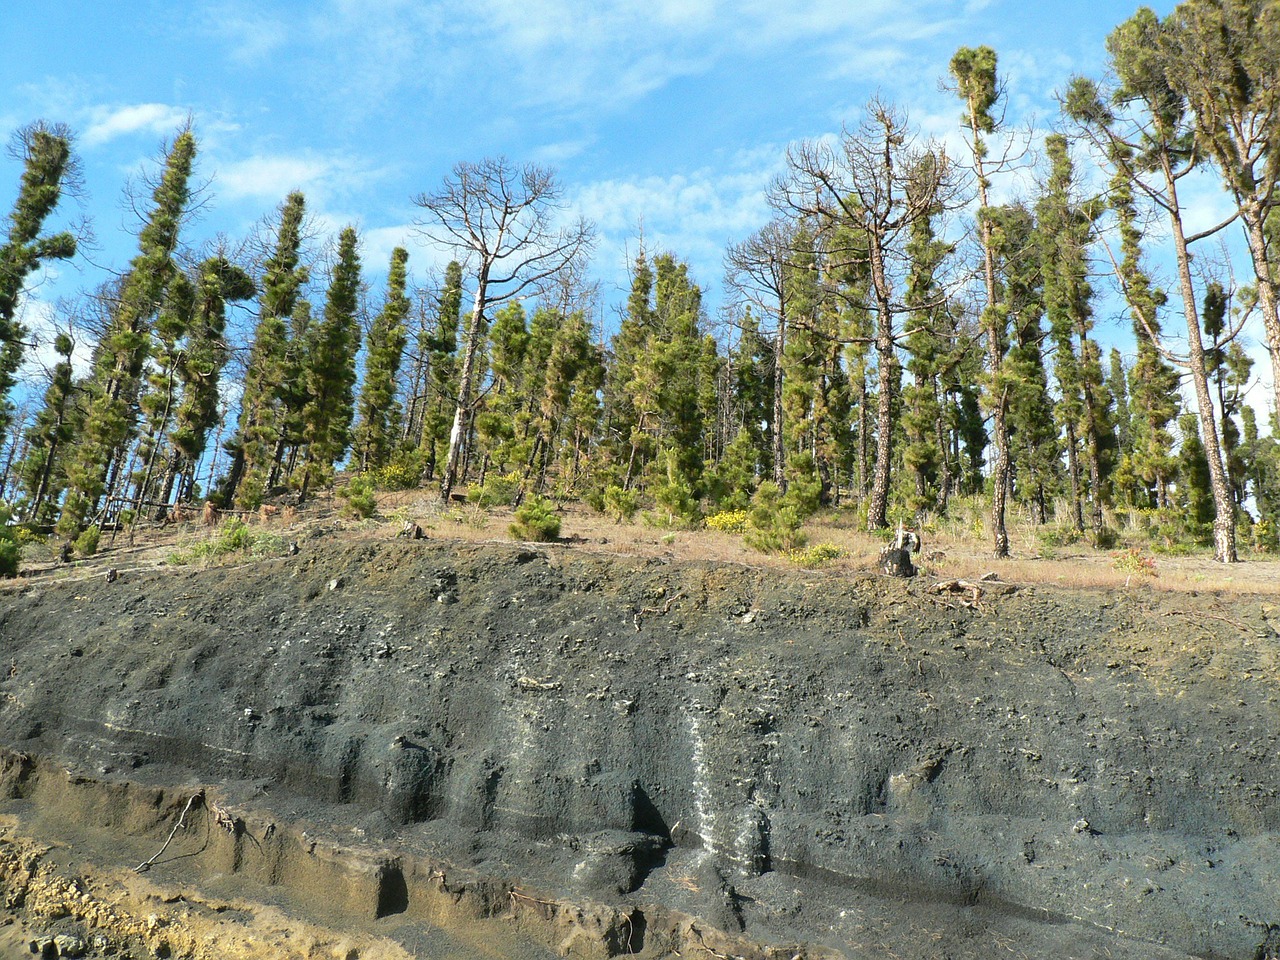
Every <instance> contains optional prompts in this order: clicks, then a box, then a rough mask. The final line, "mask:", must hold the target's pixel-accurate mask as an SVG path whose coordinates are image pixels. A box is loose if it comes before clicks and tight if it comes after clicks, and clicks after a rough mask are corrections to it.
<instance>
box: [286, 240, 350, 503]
mask: <svg viewBox="0 0 1280 960" xmlns="http://www.w3.org/2000/svg"><path fill="white" fill-rule="evenodd" d="M356 245H357V237H356V231H355V228H354V227H345V228H344V229H343V230H342V233H341V234H340V236H339V238H338V254H337V262H336V263H335V264H334V267H333V273H332V276H331V277H330V279H329V289H328V294H327V296H326V298H325V305H324V318H323V319H322V320H321V322H320V323H318V324H316V325H315V326H314V329H309V330H308V337H307V351H306V366H305V368H304V373H303V379H304V382H305V384H306V401H305V403H304V404H303V407H302V414H301V420H302V432H301V440H302V442H303V443H304V444H305V454H304V458H303V466H302V468H301V469H302V478H301V480H300V482H299V490H298V499H299V501H302V500H305V499H306V498H307V494H308V493H309V491H310V489H311V488H312V487H313V486H315V485H317V484H319V483H322V482H327V481H328V480H329V479H330V478H331V477H332V471H333V467H334V465H335V464H336V463H337V462H338V461H339V460H341V459H342V457H343V456H344V455H345V454H346V452H347V448H348V447H349V446H350V445H351V425H352V419H353V418H354V415H355V409H354V406H355V394H354V390H355V383H356V352H357V351H358V350H359V349H360V326H359V322H358V318H357V316H356V312H357V309H358V308H359V299H360V256H359V254H358V253H357V251H356Z"/></svg>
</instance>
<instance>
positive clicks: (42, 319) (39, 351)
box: [18, 296, 93, 392]
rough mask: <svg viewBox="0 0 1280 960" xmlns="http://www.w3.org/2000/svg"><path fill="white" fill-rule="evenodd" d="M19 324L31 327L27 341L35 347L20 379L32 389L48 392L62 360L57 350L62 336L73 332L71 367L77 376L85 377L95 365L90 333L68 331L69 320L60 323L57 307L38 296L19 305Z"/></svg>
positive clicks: (20, 374) (22, 370)
mask: <svg viewBox="0 0 1280 960" xmlns="http://www.w3.org/2000/svg"><path fill="white" fill-rule="evenodd" d="M18 322H19V323H21V324H22V325H23V326H24V327H26V328H27V338H26V339H27V342H28V343H30V344H32V347H31V348H30V349H29V350H28V352H27V357H26V361H25V362H24V363H23V365H22V369H21V370H20V371H19V372H18V379H19V380H20V381H22V382H25V383H28V384H31V387H32V390H34V391H36V392H39V391H41V390H43V389H44V387H45V385H46V383H47V380H48V375H49V372H50V371H51V370H53V368H54V366H56V365H57V364H58V363H59V362H60V361H61V360H62V357H61V356H60V355H59V354H58V352H57V351H56V350H54V348H53V344H54V338H55V337H57V335H58V334H59V333H67V332H70V333H71V335H72V339H73V340H74V341H75V350H74V352H73V353H72V354H71V365H72V368H73V369H74V371H75V375H76V376H77V377H82V376H85V375H86V374H87V373H88V372H89V369H90V367H91V366H92V359H93V358H92V352H93V343H92V342H91V338H90V337H89V336H87V334H86V331H83V330H80V331H77V330H71V331H68V329H67V324H66V322H65V320H63V321H62V322H59V318H58V311H57V309H56V308H55V307H54V305H53V304H51V303H49V302H48V301H46V300H41V299H39V298H38V297H32V296H26V297H24V298H23V299H22V301H21V302H20V303H19V305H18Z"/></svg>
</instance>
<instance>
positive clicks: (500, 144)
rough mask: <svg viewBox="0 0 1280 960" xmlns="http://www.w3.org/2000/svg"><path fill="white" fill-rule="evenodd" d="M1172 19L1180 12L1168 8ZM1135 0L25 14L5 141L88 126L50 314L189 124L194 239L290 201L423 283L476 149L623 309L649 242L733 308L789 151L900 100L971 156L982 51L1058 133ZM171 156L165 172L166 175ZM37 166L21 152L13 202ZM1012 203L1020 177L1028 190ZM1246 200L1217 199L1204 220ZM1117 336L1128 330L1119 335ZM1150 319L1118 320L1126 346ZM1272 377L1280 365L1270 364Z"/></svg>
mask: <svg viewBox="0 0 1280 960" xmlns="http://www.w3.org/2000/svg"><path fill="white" fill-rule="evenodd" d="M1153 6H1154V8H1155V9H1156V11H1157V12H1158V13H1161V14H1164V13H1167V12H1168V10H1169V9H1171V8H1172V6H1173V4H1172V3H1168V2H1165V3H1156V4H1154V5H1153ZM1134 9H1135V7H1134V6H1133V5H1130V4H1128V3H1115V2H1097V3H1091V4H1088V5H1085V4H1074V3H1071V4H1068V3H1028V2H1025V0H1022V2H1019V0H969V2H946V0H899V2H891V0H862V2H859V0H808V2H790V3H788V2H785V0H782V2H779V0H739V2H735V3H730V2H727V0H646V2H642V0H599V2H584V0H520V2H516V0H472V2H469V3H465V4H464V3H457V2H431V0H378V2H372V0H314V2H308V3H298V2H280V0H275V2H273V0H255V2H244V0H209V2H201V0H195V2H190V3H183V4H174V3H168V2H156V0H120V2H112V3H100V2H93V0H81V2H71V0H49V2H46V3H45V4H42V5H40V8H39V9H37V7H36V5H35V4H11V5H10V9H9V10H7V11H6V14H5V26H4V30H3V32H2V33H0V83H2V84H3V89H4V90H5V93H6V95H5V97H4V98H3V100H0V130H3V131H5V132H6V133H7V132H10V131H12V130H14V129H16V128H17V127H19V126H21V125H22V124H25V123H28V122H30V121H32V120H35V119H37V118H45V119H48V120H53V121H61V122H65V123H67V124H69V125H70V126H71V127H72V128H73V130H75V131H76V133H77V135H78V152H79V154H80V157H81V161H82V165H83V177H84V189H83V191H82V194H81V197H80V198H79V203H80V208H79V210H78V211H77V210H76V208H75V207H68V212H69V213H70V212H76V213H77V215H78V214H79V213H83V214H86V215H88V217H89V218H90V219H91V220H92V222H93V225H94V230H95V233H96V235H97V238H98V239H97V249H96V250H94V251H92V253H91V259H92V263H90V262H88V261H84V260H82V261H80V262H78V264H77V265H75V266H71V267H64V268H61V269H59V270H58V271H56V273H55V274H54V275H51V276H46V277H43V278H41V279H40V280H39V282H37V283H36V284H35V286H34V288H33V290H32V294H31V298H30V307H29V316H30V317H31V318H33V320H39V319H40V318H41V317H42V316H44V315H45V314H47V312H48V309H49V304H50V303H51V302H52V301H53V300H55V299H56V298H57V297H58V296H65V295H69V294H71V293H73V292H74V291H75V290H77V289H87V288H92V287H93V286H95V285H96V284H97V283H99V282H100V281H101V280H102V279H103V278H105V276H106V275H107V271H110V270H113V269H114V270H119V269H121V268H123V267H124V266H125V265H126V264H127V262H128V260H129V258H130V257H131V256H132V254H133V251H134V244H135V241H134V236H133V235H134V233H135V231H136V220H135V219H134V217H133V215H132V213H131V212H130V211H129V210H128V207H127V204H126V203H125V202H124V199H123V197H124V192H123V191H124V185H125V183H126V181H127V180H128V179H129V178H130V177H136V176H137V174H138V171H139V170H141V169H144V168H145V166H146V164H147V162H148V160H149V159H151V160H154V158H155V156H156V154H157V151H158V149H159V146H160V144H161V141H162V140H164V139H165V138H166V137H168V136H171V135H172V134H173V132H174V130H175V129H176V128H177V127H178V126H179V125H180V124H181V123H182V122H183V120H184V118H186V117H187V116H188V115H190V116H191V117H193V118H194V121H195V128H196V132H197V135H198V137H199V139H200V145H201V154H200V159H199V166H198V170H199V175H200V177H201V179H203V180H208V181H209V187H208V190H207V194H206V196H205V202H204V205H203V206H202V208H201V211H200V215H199V221H198V222H197V223H194V224H192V225H191V226H189V227H188V228H187V233H186V237H187V239H188V241H189V242H191V243H192V244H193V245H195V244H199V243H200V242H202V241H204V240H206V239H208V238H209V237H211V236H213V235H215V234H217V233H224V234H226V235H227V236H229V237H230V238H232V239H233V240H236V239H239V238H242V237H244V236H245V235H247V234H248V233H249V232H250V231H251V230H252V228H253V226H254V225H255V224H256V223H258V222H259V221H260V220H261V219H262V218H263V217H264V216H265V215H268V214H270V213H271V212H272V211H273V210H274V209H275V207H276V206H277V204H279V202H280V201H281V200H282V199H283V198H284V196H285V194H286V193H287V192H288V191H289V190H291V189H301V190H303V191H304V192H305V193H306V194H307V197H308V202H309V207H310V209H311V211H312V212H313V214H314V215H315V216H316V218H317V225H318V227H319V229H320V231H321V234H322V235H323V234H324V233H329V234H336V232H337V230H338V229H339V228H340V227H341V226H342V225H344V224H346V223H349V222H350V223H355V224H356V225H357V227H358V228H359V229H360V231H361V234H362V237H363V238H364V239H363V248H362V253H363V257H364V261H365V265H366V274H367V276H368V278H369V279H370V281H371V282H372V283H373V284H375V289H376V288H377V287H376V285H377V284H379V283H380V282H381V279H382V277H383V276H384V275H385V270H386V263H387V260H388V258H389V256H390V251H391V249H392V247H393V246H395V245H397V244H402V243H403V244H406V245H407V246H408V247H409V249H410V254H411V258H410V268H411V271H412V273H413V275H414V279H416V280H419V281H421V280H424V279H426V278H427V276H428V275H429V273H430V269H431V267H432V265H433V264H435V263H438V262H439V261H440V260H441V254H440V252H439V251H433V250H429V249H427V248H426V247H424V246H423V242H422V241H421V240H420V239H419V238H418V237H416V236H415V232H414V229H413V225H412V222H413V218H414V216H415V207H414V206H413V204H412V202H411V199H410V198H411V197H412V196H413V195H414V194H416V193H419V192H421V191H424V190H430V189H432V188H434V187H435V186H437V185H438V184H439V183H440V181H441V180H442V178H443V177H444V176H445V175H446V174H447V173H448V171H449V169H450V167H451V166H452V165H453V164H454V163H456V162H458V161H463V160H478V159H480V158H483V157H486V156H495V155H500V154H501V155H506V156H507V157H509V158H510V159H512V160H513V161H517V162H523V161H535V162H538V163H542V164H546V165H550V166H552V167H554V168H555V169H556V170H557V171H558V174H559V179H560V181H561V183H562V185H563V187H564V192H565V196H566V199H567V200H568V202H569V204H570V206H571V207H572V209H573V210H574V212H576V213H581V214H583V215H585V216H586V217H588V218H589V219H591V220H593V221H595V222H596V224H597V225H598V227H599V233H600V240H599V244H598V247H597V251H596V254H595V257H594V260H593V264H594V267H593V270H594V275H595V277H596V278H597V279H599V281H600V283H601V287H602V292H603V302H604V305H603V307H602V311H601V313H602V319H603V320H604V321H605V322H609V320H610V317H609V314H610V304H611V303H613V302H616V301H617V300H618V299H619V293H620V291H621V290H622V289H623V288H624V287H625V285H626V282H627V276H626V272H627V264H628V262H629V253H628V251H630V252H631V253H634V251H635V249H636V237H637V235H638V234H639V232H640V230H641V229H643V232H644V235H645V238H646V246H647V247H648V248H649V249H650V250H659V249H665V250H670V251H671V252H673V253H675V254H676V255H678V256H679V257H681V258H683V259H685V260H687V261H689V264H690V268H691V272H692V274H693V276H694V279H695V280H696V281H697V282H699V283H700V284H701V285H702V286H703V287H704V289H705V290H706V291H707V300H708V303H709V305H710V306H711V308H712V310H713V311H714V309H715V308H716V307H717V305H718V304H719V303H720V302H721V299H722V298H721V290H722V287H723V281H722V274H723V268H722V266H721V257H722V255H723V251H724V248H725V246H726V244H727V243H730V242H734V241H738V240H741V239H743V238H745V237H746V236H747V235H748V234H750V233H751V232H752V231H753V230H755V229H756V228H758V227H759V226H761V225H762V224H763V223H764V222H765V221H766V220H767V219H768V217H769V211H768V207H767V204H766V202H765V196H764V191H765V187H766V186H767V184H768V182H769V180H770V179H771V178H772V177H773V176H774V175H776V174H777V173H778V172H780V171H781V169H782V161H783V155H784V151H785V148H786V145H787V144H788V143H789V142H792V141H794V140H798V139H801V138H806V137H818V136H822V135H824V134H829V133H834V132H837V131H839V130H840V128H841V125H842V124H843V123H846V122H848V123H851V124H852V123H856V121H857V119H858V116H859V112H860V109H861V107H862V106H863V104H865V102H866V101H867V99H868V98H869V97H871V96H872V95H874V94H877V93H878V94H880V95H881V96H883V97H885V98H886V99H889V100H892V101H894V102H896V103H898V104H899V105H901V106H903V107H905V108H906V109H907V110H908V112H909V113H910V116H911V118H912V120H913V121H914V122H915V123H916V124H918V125H919V126H920V127H921V128H922V130H923V131H924V132H925V133H926V134H930V135H934V136H938V137H941V138H944V139H950V140H952V141H953V142H954V143H955V144H956V145H958V144H959V141H958V139H956V138H957V123H958V116H959V105H958V103H957V102H956V101H955V100H954V99H953V97H952V96H951V95H950V94H948V93H946V92H944V91H942V90H940V89H939V81H940V80H941V79H942V78H943V77H945V75H946V70H947V62H948V60H949V59H950V56H951V54H952V53H953V52H954V50H955V49H956V48H957V47H958V46H960V45H978V44H984V43H985V44H989V45H991V46H993V47H994V48H995V49H996V50H997V51H998V53H999V54H1000V66H1001V73H1002V75H1003V78H1004V80H1005V82H1006V84H1007V89H1008V94H1009V116H1010V118H1011V119H1012V120H1015V121H1018V122H1023V123H1030V124H1033V125H1034V126H1035V128H1036V129H1037V131H1038V132H1039V133H1040V134H1043V133H1044V132H1047V130H1048V129H1050V128H1051V127H1052V126H1053V125H1054V124H1055V123H1056V120H1057V117H1056V106H1055V104H1054V100H1053V94H1054V91H1055V90H1056V89H1058V88H1060V87H1061V86H1062V85H1063V84H1064V83H1065V81H1066V80H1067V79H1068V78H1069V77H1070V76H1071V74H1073V73H1077V72H1078V73H1087V74H1093V75H1097V74H1099V73H1100V72H1101V70H1102V69H1103V65H1104V61H1105V51H1104V47H1103V41H1104V38H1105V37H1106V35H1107V33H1108V32H1109V31H1110V30H1111V29H1112V28H1113V27H1114V26H1115V25H1116V24H1117V23H1119V22H1120V21H1121V20H1123V19H1125V18H1126V17H1128V16H1129V15H1131V14H1132V12H1133V10H1134ZM152 166H153V167H154V163H153V164H152ZM19 174H20V168H19V166H18V164H17V163H16V162H15V161H13V160H12V159H10V158H7V157H5V158H0V206H3V207H4V208H6V209H7V207H8V205H9V203H10V202H11V200H12V196H13V192H14V191H15V190H16V185H17V180H18V176H19ZM1009 189H1016V187H1010V188H1009ZM1224 200H1225V198H1223V197H1221V196H1216V195H1209V194H1206V195H1205V197H1204V205H1205V208H1206V213H1205V216H1206V217H1208V216H1210V215H1211V214H1212V211H1213V210H1214V209H1215V208H1218V207H1220V206H1221V204H1222V202H1223V201H1224ZM1109 323H1110V324H1111V326H1110V328H1109V327H1108V324H1109ZM1126 326H1127V324H1123V323H1120V322H1115V323H1111V321H1109V320H1108V319H1107V317H1106V316H1105V315H1104V316H1101V317H1100V327H1099V334H1100V336H1101V338H1102V339H1103V340H1104V341H1109V340H1111V339H1113V335H1114V338H1123V336H1124V334H1123V329H1124V328H1125V327H1126ZM1257 372H1263V371H1262V370H1261V369H1258V370H1257Z"/></svg>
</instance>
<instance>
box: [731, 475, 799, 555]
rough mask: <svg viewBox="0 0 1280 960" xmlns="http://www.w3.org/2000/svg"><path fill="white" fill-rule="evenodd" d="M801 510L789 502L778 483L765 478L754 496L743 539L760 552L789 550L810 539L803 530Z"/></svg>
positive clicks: (796, 548)
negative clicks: (801, 528) (779, 488)
mask: <svg viewBox="0 0 1280 960" xmlns="http://www.w3.org/2000/svg"><path fill="white" fill-rule="evenodd" d="M801 523H802V519H801V516H800V511H799V510H797V509H796V507H795V506H794V505H793V504H791V503H788V502H787V500H786V497H784V496H783V495H782V494H781V493H780V491H779V490H778V485H777V484H776V483H773V482H772V481H769V480H766V481H764V482H763V483H761V484H760V486H759V488H757V490H756V494H755V496H754V497H752V498H751V509H750V510H749V511H747V529H746V532H745V534H744V536H743V539H744V540H745V541H746V542H747V545H748V546H751V547H754V548H755V549H756V550H759V551H760V552H761V553H787V552H789V551H792V550H798V549H799V548H800V547H803V546H804V545H805V544H806V543H808V542H809V538H808V537H807V536H805V535H804V534H803V533H801V532H800V524H801Z"/></svg>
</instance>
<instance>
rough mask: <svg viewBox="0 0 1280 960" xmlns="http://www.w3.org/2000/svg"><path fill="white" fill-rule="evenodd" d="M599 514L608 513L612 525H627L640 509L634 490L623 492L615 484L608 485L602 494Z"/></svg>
mask: <svg viewBox="0 0 1280 960" xmlns="http://www.w3.org/2000/svg"><path fill="white" fill-rule="evenodd" d="M602 505H603V509H602V510H601V511H600V512H601V513H608V514H609V516H611V517H613V522H614V523H622V521H624V520H625V521H627V522H628V523H630V522H631V520H632V519H633V518H634V517H635V515H636V510H638V509H639V508H640V498H639V496H638V495H637V494H636V492H635V491H634V490H623V489H622V488H621V487H619V486H618V485H617V484H610V485H609V487H608V488H607V489H606V490H605V492H604V497H603V500H602Z"/></svg>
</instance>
